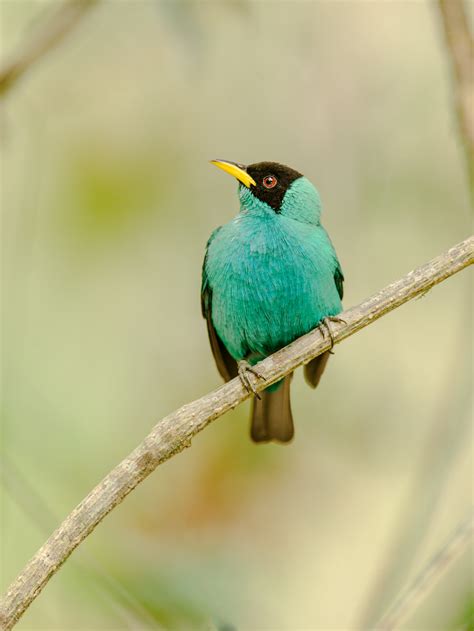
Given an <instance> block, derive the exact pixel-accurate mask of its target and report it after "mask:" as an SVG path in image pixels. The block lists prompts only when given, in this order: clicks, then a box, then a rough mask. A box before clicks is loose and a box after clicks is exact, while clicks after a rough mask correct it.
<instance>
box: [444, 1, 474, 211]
mask: <svg viewBox="0 0 474 631" xmlns="http://www.w3.org/2000/svg"><path fill="white" fill-rule="evenodd" d="M439 9H440V13H441V19H442V23H443V29H444V35H445V39H446V46H447V50H448V54H449V57H450V60H451V66H452V71H453V91H454V98H455V104H456V115H457V119H458V125H459V131H460V135H461V140H462V143H463V145H464V151H465V154H466V162H467V169H468V178H469V187H470V191H471V201H473V202H474V42H473V39H472V36H471V33H470V30H469V24H468V19H467V15H466V9H465V6H464V2H463V0H439Z"/></svg>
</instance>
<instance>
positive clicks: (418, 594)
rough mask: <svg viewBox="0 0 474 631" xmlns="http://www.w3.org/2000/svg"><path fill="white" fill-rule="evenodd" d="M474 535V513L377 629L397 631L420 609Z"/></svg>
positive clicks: (464, 521) (433, 558)
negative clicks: (421, 602) (423, 599)
mask: <svg viewBox="0 0 474 631" xmlns="http://www.w3.org/2000/svg"><path fill="white" fill-rule="evenodd" d="M473 534H474V511H471V512H470V513H469V515H468V517H467V518H465V519H464V520H463V521H462V522H461V523H460V524H459V525H458V526H457V528H456V529H455V531H454V532H453V533H452V534H451V536H450V537H449V539H448V540H447V542H446V543H445V544H444V545H443V547H442V548H441V549H440V550H438V551H437V552H436V554H435V555H434V556H433V557H432V558H431V559H430V560H429V561H428V563H427V564H426V565H425V567H424V568H423V569H422V570H421V572H420V573H419V574H418V575H417V576H416V577H415V578H414V579H413V581H412V583H411V584H410V585H409V586H408V587H407V588H406V589H405V590H403V591H402V593H401V594H400V595H399V596H398V598H397V599H396V601H395V602H394V603H393V605H392V606H391V607H390V609H389V610H388V611H387V613H385V614H384V616H383V617H382V618H381V619H380V620H379V622H378V623H377V624H376V625H375V629H377V631H394V629H399V628H400V624H401V623H402V622H403V621H404V620H406V619H407V617H408V616H409V615H410V613H411V612H412V611H413V610H414V608H415V607H416V605H417V604H418V603H419V602H420V601H421V599H422V598H423V597H424V596H426V594H427V593H428V592H429V591H430V590H431V589H432V588H433V587H434V586H435V584H436V583H437V581H438V580H439V579H440V578H441V576H442V574H443V573H444V572H445V571H446V570H447V569H448V567H449V566H450V565H452V563H453V562H454V561H455V560H456V559H457V558H458V557H459V556H460V555H461V553H462V552H463V551H464V550H465V549H466V547H467V546H468V544H469V543H470V541H471V539H472V536H473Z"/></svg>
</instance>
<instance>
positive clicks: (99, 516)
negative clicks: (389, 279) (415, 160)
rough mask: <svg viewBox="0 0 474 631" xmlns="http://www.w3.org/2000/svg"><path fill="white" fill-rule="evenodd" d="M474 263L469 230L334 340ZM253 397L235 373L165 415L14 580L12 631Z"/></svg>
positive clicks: (367, 304) (312, 344)
mask: <svg viewBox="0 0 474 631" xmlns="http://www.w3.org/2000/svg"><path fill="white" fill-rule="evenodd" d="M473 262H474V236H471V237H469V238H468V239H466V240H465V241H462V242H461V243H459V244H457V245H455V246H454V247H453V248H451V249H450V250H448V251H447V252H444V253H443V254H441V255H439V256H438V257H436V258H434V259H433V260H431V261H430V262H429V263H426V264H425V265H422V266H421V267H419V268H417V269H415V270H413V271H412V272H410V273H409V274H407V275H406V276H405V277H403V278H401V279H400V280H398V281H396V282H394V283H392V284H391V285H388V286H387V287H385V288H384V289H382V290H381V291H379V292H378V293H376V294H374V295H373V296H371V297H370V298H368V299H367V300H365V301H364V302H362V303H361V304H359V305H357V306H356V307H352V308H351V309H348V310H347V311H344V313H342V314H341V317H342V318H343V319H344V321H345V324H338V325H334V339H335V342H336V343H338V342H341V341H342V340H344V339H345V338H347V337H349V336H350V335H353V334H354V333H357V331H360V330H361V329H363V328H364V327H366V326H368V325H369V324H371V323H372V322H374V321H375V320H377V319H378V318H381V317H382V316H384V315H386V314H387V313H389V312H390V311H392V310H393V309H396V308H397V307H399V306H401V305H402V304H404V303H405V302H408V301H409V300H411V299H412V298H415V297H416V296H419V295H422V294H424V293H426V292H427V291H428V290H429V289H431V287H433V286H434V285H436V284H438V283H441V282H442V281H444V280H446V279H447V278H449V277H450V276H452V275H453V274H456V273H457V272H459V271H461V270H462V269H464V268H465V267H467V266H468V265H471V264H472V263H473ZM329 346H330V342H329V340H328V339H327V338H326V337H323V336H322V335H321V332H320V331H319V329H314V330H313V331H311V332H310V333H308V334H307V335H304V336H303V337H301V338H299V339H298V340H296V341H295V342H293V343H292V344H290V345H289V346H287V347H285V348H283V349H281V350H280V351H278V352H276V353H275V354H274V355H271V356H270V357H268V358H267V359H265V360H264V361H263V362H261V363H260V364H259V365H258V367H259V371H260V372H261V373H263V374H264V375H265V377H266V381H265V382H263V383H262V382H259V383H256V384H255V385H256V389H257V390H262V389H264V388H266V387H267V386H269V385H270V384H272V383H275V382H276V381H279V380H280V379H281V378H282V377H284V376H285V375H288V374H289V373H290V372H292V371H293V370H295V368H297V367H298V366H301V365H302V364H304V363H307V362H309V361H310V360H311V359H313V358H314V357H316V356H318V355H320V354H321V353H323V352H324V351H326V350H328V349H329ZM249 396H250V395H249V393H248V392H247V391H246V390H245V389H244V388H243V386H242V384H241V382H240V381H239V379H233V380H232V381H230V382H229V383H226V384H225V385H223V386H221V387H220V388H218V389H217V390H214V391H213V392H211V393H210V394H206V395H204V396H203V397H201V398H200V399H197V400H196V401H193V402H192V403H188V404H186V405H184V406H183V407H181V408H180V409H179V410H176V411H175V412H172V413H171V414H169V415H168V416H166V417H165V418H163V419H162V420H161V421H159V422H158V423H157V424H156V425H155V427H154V428H153V429H152V431H151V432H150V434H148V436H147V437H146V438H145V439H144V440H143V442H142V443H140V445H138V447H137V448H136V449H135V450H134V451H132V453H131V454H130V455H129V456H128V457H127V458H125V460H123V461H122V462H121V463H120V464H118V465H117V466H116V467H115V469H113V470H112V471H111V472H110V473H108V474H107V475H106V476H105V478H104V479H103V480H102V482H100V483H99V484H98V485H97V486H96V487H95V489H93V490H92V491H91V492H90V493H89V495H88V496H87V497H86V498H85V499H84V500H83V501H82V502H81V503H80V504H79V505H78V506H77V507H76V508H75V509H74V510H73V511H72V513H71V514H70V515H69V516H68V517H67V518H66V519H65V521H64V522H63V523H62V524H61V526H60V527H59V528H58V529H57V530H56V531H55V532H54V533H53V534H52V535H51V537H50V538H49V539H48V541H46V543H45V544H44V545H43V547H42V548H40V550H38V552H37V553H36V555H35V556H34V557H33V558H32V559H31V561H30V562H29V563H28V565H27V566H26V567H25V568H24V569H23V571H22V572H21V574H20V575H19V576H18V577H17V578H16V580H15V581H14V582H13V583H12V585H11V586H10V588H9V590H8V592H7V593H6V595H5V596H4V598H3V600H2V601H1V602H0V624H1V625H2V628H3V629H4V630H5V631H6V630H8V629H11V628H12V627H13V626H14V624H15V623H16V622H17V621H18V620H19V618H20V617H21V616H22V614H23V613H24V612H25V610H26V609H27V608H28V607H29V605H30V604H31V603H32V602H33V600H34V599H35V598H36V597H37V596H38V595H39V593H40V592H41V590H42V589H43V588H44V587H45V585H46V583H47V582H48V581H49V579H50V578H51V577H52V576H53V574H55V573H56V572H57V571H58V569H59V568H60V567H61V565H62V564H63V563H64V562H65V561H66V559H67V558H68V557H69V555H70V554H71V553H72V551H73V550H74V549H75V548H76V547H77V546H78V545H79V544H80V543H82V541H84V539H86V537H87V536H88V535H89V534H90V533H91V532H92V531H93V530H94V528H95V527H96V526H97V525H98V524H99V523H100V522H101V521H102V520H103V519H104V517H105V516H106V515H107V513H109V512H110V511H111V510H112V509H113V508H115V506H117V505H118V504H120V502H122V501H123V500H124V499H125V497H126V496H127V495H128V494H129V493H130V492H131V491H132V490H133V489H134V488H135V487H136V486H137V485H138V484H139V483H140V482H142V480H144V479H145V478H146V477H147V476H148V475H149V474H150V473H151V472H152V471H154V470H155V469H156V467H157V466H158V465H159V464H161V463H163V462H165V461H166V460H168V459H169V458H171V457H172V456H174V455H175V454H177V453H179V452H180V451H182V450H183V449H184V448H185V447H189V446H190V445H191V440H192V438H193V437H194V436H195V435H196V434H197V433H198V432H200V431H202V430H203V429H204V428H205V427H207V425H209V423H211V421H214V420H215V419H217V418H218V417H219V416H222V415H223V414H224V413H225V412H227V411H228V410H230V409H232V408H235V407H236V406H237V405H238V404H239V403H241V402H242V401H244V400H245V399H247V398H249Z"/></svg>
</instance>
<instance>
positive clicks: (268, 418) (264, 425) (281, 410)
mask: <svg viewBox="0 0 474 631" xmlns="http://www.w3.org/2000/svg"><path fill="white" fill-rule="evenodd" d="M292 377H293V375H288V376H287V377H285V378H284V379H283V383H282V384H281V386H280V387H279V388H278V389H277V390H273V391H270V392H269V391H268V390H264V391H263V392H261V393H260V396H261V397H262V398H261V399H257V398H256V397H255V398H254V400H253V407H252V426H251V430H250V435H251V437H252V440H253V441H255V442H256V443H265V442H268V441H269V440H276V441H278V442H280V443H287V442H289V441H290V440H291V439H292V438H293V434H294V429H293V415H292V414H291V404H290V383H291V378H292Z"/></svg>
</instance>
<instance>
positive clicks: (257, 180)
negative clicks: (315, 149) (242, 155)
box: [212, 160, 303, 213]
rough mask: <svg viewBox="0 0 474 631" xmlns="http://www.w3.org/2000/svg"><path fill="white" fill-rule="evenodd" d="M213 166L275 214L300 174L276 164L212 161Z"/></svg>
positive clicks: (279, 210)
mask: <svg viewBox="0 0 474 631" xmlns="http://www.w3.org/2000/svg"><path fill="white" fill-rule="evenodd" d="M212 162H213V164H215V165H216V166H218V167H219V168H221V169H223V170H224V171H227V172H228V173H230V174H231V175H233V176H234V177H236V178H237V179H238V180H239V181H240V182H241V185H243V186H246V187H247V188H248V189H249V190H250V192H251V193H252V195H254V196H255V197H256V198H257V199H259V200H260V201H262V202H265V203H266V204H268V206H270V208H273V210H274V211H275V212H277V213H279V212H281V205H282V202H283V198H284V197H285V193H286V191H287V190H288V189H289V187H290V186H291V184H293V182H294V181H295V180H297V179H299V178H300V177H303V175H302V174H301V173H299V172H298V171H295V169H292V168H290V167H287V166H285V165H284V164H280V163H278V162H255V163H254V164H249V165H248V166H245V165H243V164H238V163H236V162H228V161H227V160H213V161H212Z"/></svg>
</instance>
